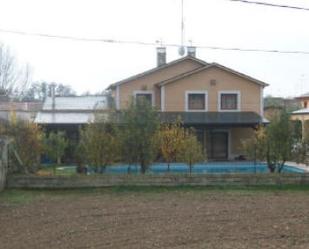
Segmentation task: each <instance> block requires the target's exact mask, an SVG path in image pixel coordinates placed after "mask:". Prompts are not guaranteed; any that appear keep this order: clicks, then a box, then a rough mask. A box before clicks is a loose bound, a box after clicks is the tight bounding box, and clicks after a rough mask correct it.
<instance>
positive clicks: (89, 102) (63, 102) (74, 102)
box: [43, 96, 107, 110]
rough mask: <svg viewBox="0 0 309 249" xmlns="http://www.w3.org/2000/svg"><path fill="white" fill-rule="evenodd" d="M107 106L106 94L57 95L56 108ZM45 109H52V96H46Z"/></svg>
mask: <svg viewBox="0 0 309 249" xmlns="http://www.w3.org/2000/svg"><path fill="white" fill-rule="evenodd" d="M98 107H99V108H105V107H107V100H106V97H105V96H76V97H55V109H54V110H94V109H97V108H98ZM43 110H52V98H51V97H48V98H46V100H45V102H44V105H43Z"/></svg>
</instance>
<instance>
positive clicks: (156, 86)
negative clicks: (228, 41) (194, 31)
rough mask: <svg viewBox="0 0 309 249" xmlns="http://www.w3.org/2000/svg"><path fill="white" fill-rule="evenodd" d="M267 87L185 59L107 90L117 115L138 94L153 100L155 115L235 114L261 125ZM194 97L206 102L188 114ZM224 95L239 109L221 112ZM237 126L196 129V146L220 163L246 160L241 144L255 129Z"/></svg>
mask: <svg viewBox="0 0 309 249" xmlns="http://www.w3.org/2000/svg"><path fill="white" fill-rule="evenodd" d="M265 86H267V84H265V83H263V82H261V81H258V80H256V79H253V78H251V77H249V76H247V75H243V74H241V73H239V72H236V71H234V70H232V69H229V68H226V67H224V66H222V65H219V64H216V63H211V64H208V63H206V62H203V61H201V60H198V59H196V58H194V57H190V56H187V57H184V58H182V59H179V60H177V61H174V62H171V63H168V64H166V65H164V66H161V67H158V68H156V69H153V70H150V71H146V72H145V73H142V74H140V75H136V76H133V77H131V78H129V79H126V80H123V81H121V82H118V83H115V84H113V85H111V86H110V89H111V90H112V95H113V97H114V99H115V104H116V108H117V109H118V110H121V109H125V108H126V107H127V106H128V104H129V103H130V101H131V100H132V99H134V97H135V96H136V94H140V93H146V94H151V95H152V104H153V105H154V106H155V107H156V108H157V109H158V111H161V112H165V113H174V112H179V113H192V112H196V113H197V112H199V113H200V114H202V115H203V113H223V114H224V115H225V114H226V113H228V114H227V115H226V116H229V117H230V118H231V115H229V114H232V116H233V112H234V113H237V114H241V113H254V114H256V115H257V116H258V117H260V120H263V89H264V87H265ZM195 93H197V94H203V95H202V96H205V100H204V102H205V103H204V106H205V108H203V109H201V110H192V108H188V99H189V97H188V96H189V95H190V94H195ZM222 94H232V95H233V96H234V98H236V96H237V101H236V102H237V108H234V109H232V110H227V109H224V110H223V108H221V95H222ZM235 116H236V114H235ZM238 116H239V115H238ZM236 121H237V122H236V123H228V125H227V124H224V123H220V122H219V123H218V122H217V123H213V124H209V122H208V120H205V124H204V125H203V124H201V123H200V124H199V125H198V126H196V127H197V130H198V132H199V138H200V141H201V142H202V143H203V144H204V146H205V149H206V147H208V148H207V150H208V151H210V150H211V155H213V154H214V153H213V152H214V151H215V150H217V151H218V153H217V154H218V155H219V154H220V153H221V154H220V155H224V156H222V158H225V159H234V158H236V157H239V156H240V155H243V154H244V152H243V149H242V141H243V140H245V139H248V138H250V137H252V135H253V132H254V128H255V127H256V125H258V123H257V122H256V123H254V124H253V123H250V124H248V123H241V121H239V120H236ZM207 122H208V123H207ZM222 122H223V121H222ZM184 123H185V122H184ZM206 123H207V124H206ZM220 143H221V144H222V146H221V144H220ZM220 146H221V147H220ZM213 157H214V158H215V156H213Z"/></svg>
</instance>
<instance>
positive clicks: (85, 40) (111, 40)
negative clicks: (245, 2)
mask: <svg viewBox="0 0 309 249" xmlns="http://www.w3.org/2000/svg"><path fill="white" fill-rule="evenodd" d="M230 1H234V0H230ZM235 1H236V0H235ZM0 32H3V33H10V34H15V35H23V36H34V37H43V38H52V39H62V40H71V41H81V42H102V43H115V44H129V45H143V46H158V43H157V42H144V41H129V40H115V39H103V38H89V37H77V36H68V35H55V34H47V33H30V32H24V31H16V30H6V29H0ZM161 43H162V42H161ZM161 43H160V44H161ZM162 45H163V46H166V47H181V44H175V43H162ZM195 47H196V48H199V49H212V50H224V51H238V52H263V53H280V54H309V51H304V50H277V49H257V48H237V47H219V46H205V45H195Z"/></svg>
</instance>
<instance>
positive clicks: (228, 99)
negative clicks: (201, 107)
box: [218, 91, 240, 111]
mask: <svg viewBox="0 0 309 249" xmlns="http://www.w3.org/2000/svg"><path fill="white" fill-rule="evenodd" d="M218 97H219V99H218V101H219V111H239V110H240V92H238V91H230V92H219V96H218Z"/></svg>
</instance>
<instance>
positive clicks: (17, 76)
mask: <svg viewBox="0 0 309 249" xmlns="http://www.w3.org/2000/svg"><path fill="white" fill-rule="evenodd" d="M29 81H30V68H29V65H26V66H20V65H18V63H17V61H16V57H15V56H14V55H12V54H11V52H10V49H9V48H8V47H6V46H4V45H3V44H1V43H0V95H5V96H12V95H15V96H16V95H17V96H18V95H21V93H22V92H23V91H25V89H26V88H27V86H28V84H29Z"/></svg>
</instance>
